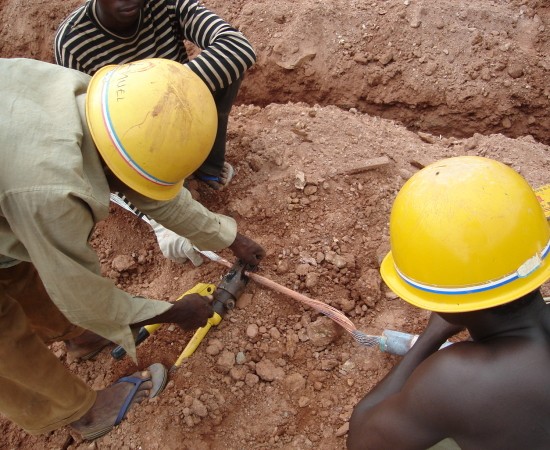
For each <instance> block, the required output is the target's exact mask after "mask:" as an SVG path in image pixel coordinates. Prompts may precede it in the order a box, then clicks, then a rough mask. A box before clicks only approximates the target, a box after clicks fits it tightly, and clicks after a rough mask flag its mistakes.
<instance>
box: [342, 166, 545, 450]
mask: <svg viewBox="0 0 550 450" xmlns="http://www.w3.org/2000/svg"><path fill="white" fill-rule="evenodd" d="M390 243H391V251H390V252H389V253H388V255H387V256H386V257H385V259H384V260H383V262H382V265H381V275H382V278H383V279H384V281H385V282H386V284H387V285H388V287H389V288H390V289H391V290H392V291H393V292H395V293H396V294H397V295H399V296H400V297H401V298H402V299H404V300H405V301H407V302H408V303H410V304H412V305H414V306H418V307H420V308H424V309H426V310H429V311H432V313H431V315H430V319H429V321H428V325H427V327H426V329H425V331H424V332H423V333H422V334H421V335H420V336H419V338H418V340H417V342H416V343H415V344H414V345H413V347H412V348H411V349H410V350H409V352H408V353H407V354H406V355H405V356H404V358H403V360H402V361H401V362H400V363H399V364H398V365H397V366H396V367H394V368H393V370H392V371H390V373H389V374H388V375H386V377H385V378H384V379H382V381H381V382H380V383H379V384H378V385H377V386H375V387H374V388H373V389H372V391H371V392H370V393H368V394H367V395H366V396H365V397H364V398H363V399H362V400H361V401H360V402H359V403H358V404H357V406H356V407H355V409H354V411H353V414H352V417H351V419H350V428H349V435H348V442H347V443H348V448H349V449H350V450H356V449H365V448H376V449H394V448H411V449H412V448H418V449H428V448H429V449H433V450H435V449H460V448H484V449H490V448H491V449H492V448H494V449H497V448H498V449H500V448H548V447H550V427H549V426H548V425H547V424H548V423H550V390H549V389H548V388H547V386H548V382H547V378H548V373H550V309H549V308H550V306H548V305H546V303H545V301H544V299H543V296H542V294H541V289H540V288H541V286H542V285H543V284H544V283H545V282H546V281H547V280H548V279H549V278H550V255H549V249H550V227H549V224H548V221H547V220H546V217H545V215H544V211H543V209H542V207H541V205H540V203H539V201H538V200H537V197H536V195H535V193H534V192H533V190H532V189H531V187H530V186H529V184H528V183H527V181H525V179H524V178H523V177H522V176H521V175H519V174H518V173H517V172H515V171H514V170H513V169H512V168H510V167H508V166H506V165H505V164H502V163H500V162H498V161H496V160H492V159H488V158H482V157H476V156H461V157H455V158H449V159H444V160H441V161H438V162H436V163H433V164H431V165H429V166H427V167H426V168H424V169H422V170H421V171H420V172H418V173H417V174H415V175H413V176H412V177H411V178H410V179H409V180H408V181H407V182H406V183H405V185H404V186H403V187H402V189H401V190H400V192H399V193H398V195H397V197H396V199H395V202H394V205H393V208H392V212H391V216H390ZM464 330H467V331H468V333H469V337H468V338H466V339H465V338H464V337H462V339H465V341H462V342H461V341H459V342H456V343H455V344H453V345H450V346H446V347H444V348H442V345H443V344H444V343H445V342H446V341H447V339H449V338H450V337H452V336H453V335H455V334H457V333H458V332H461V331H464Z"/></svg>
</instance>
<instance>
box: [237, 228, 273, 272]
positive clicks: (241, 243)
mask: <svg viewBox="0 0 550 450" xmlns="http://www.w3.org/2000/svg"><path fill="white" fill-rule="evenodd" d="M229 249H230V250H231V251H232V252H233V254H234V255H235V256H236V257H237V258H238V259H240V260H241V261H242V262H243V263H245V264H250V265H251V266H257V265H258V264H260V260H261V259H262V258H263V257H264V256H265V250H264V249H263V248H262V246H261V245H260V244H258V243H256V242H254V241H253V240H252V239H249V238H247V237H246V236H243V235H242V234H241V233H237V237H236V238H235V240H234V241H233V243H232V244H231V245H230V246H229Z"/></svg>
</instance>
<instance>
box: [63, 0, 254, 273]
mask: <svg viewBox="0 0 550 450" xmlns="http://www.w3.org/2000/svg"><path fill="white" fill-rule="evenodd" d="M184 40H186V41H188V42H191V43H193V44H194V45H196V46H197V47H198V48H199V49H201V51H200V53H199V54H198V55H196V57H195V58H193V59H192V60H190V59H189V56H188V53H187V50H186V47H185V45H184ZM54 53H55V61H56V63H57V64H60V65H62V66H65V67H69V68H71V69H76V70H79V71H81V72H84V73H87V74H88V75H94V74H95V73H96V72H97V71H98V70H99V69H100V68H101V67H103V66H105V65H108V64H124V63H129V62H132V61H136V60H140V59H144V58H166V59H171V60H173V61H177V62H179V63H181V64H184V65H186V66H187V67H189V68H190V69H191V70H192V71H193V72H194V73H195V74H197V75H198V76H199V77H200V78H201V79H202V80H203V81H204V82H205V83H206V85H207V86H208V87H209V89H210V90H211V91H212V93H213V96H214V100H215V102H216V107H217V113H218V127H217V132H216V139H215V140H214V143H213V145H212V148H211V150H210V153H209V154H208V157H207V158H206V159H205V161H204V162H203V163H202V164H201V166H200V167H199V168H198V169H197V170H196V171H195V172H194V174H193V177H194V178H195V179H197V180H199V181H201V182H203V183H205V184H207V185H208V186H210V187H211V188H212V189H215V190H220V189H223V188H225V187H226V186H227V185H228V184H229V183H230V181H231V180H232V178H233V175H234V169H233V166H232V165H231V164H230V163H229V162H227V161H226V159H225V156H226V155H225V153H226V139H227V125H228V120H229V113H230V111H231V108H232V106H233V103H234V102H235V99H236V97H237V94H238V91H239V88H240V85H241V81H242V78H243V77H244V74H245V72H246V71H247V70H248V69H249V68H250V67H252V65H253V64H254V63H255V62H256V54H255V52H254V49H253V48H252V46H251V44H250V42H249V41H248V40H247V39H246V37H245V36H244V35H243V34H242V33H241V32H239V31H238V30H236V29H235V28H234V27H232V26H231V25H230V24H228V23H227V22H225V21H224V20H223V19H221V18H220V17H218V16H217V15H216V14H214V13H213V12H211V11H209V10H208V9H206V8H205V7H204V6H202V5H200V4H199V2H198V1H197V0H157V1H152V0H117V1H113V0H88V1H86V3H85V4H84V5H82V6H81V7H79V8H78V9H77V10H76V11H74V12H73V13H71V14H70V15H69V16H68V17H67V18H66V19H65V20H64V21H63V23H62V24H61V25H60V26H59V28H58V30H57V33H56V36H55V43H54ZM115 200H116V199H115ZM127 203H128V202H127ZM129 206H130V209H134V212H136V213H137V214H138V215H139V214H140V212H139V211H135V208H134V206H135V205H131V204H130V205H129ZM151 225H152V226H153V230H154V231H155V235H156V237H157V240H158V243H159V246H160V249H161V251H162V253H163V255H164V256H165V257H167V258H169V259H171V260H172V261H175V262H178V263H183V262H185V261H187V260H190V261H191V262H192V263H193V264H195V265H199V264H201V263H202V258H201V257H200V256H199V255H198V254H197V253H195V252H193V249H192V246H191V245H190V244H189V242H188V241H187V240H185V239H184V238H182V237H180V236H178V235H175V234H174V233H171V232H170V231H167V230H165V229H164V228H163V227H162V225H160V224H157V223H155V222H153V223H151Z"/></svg>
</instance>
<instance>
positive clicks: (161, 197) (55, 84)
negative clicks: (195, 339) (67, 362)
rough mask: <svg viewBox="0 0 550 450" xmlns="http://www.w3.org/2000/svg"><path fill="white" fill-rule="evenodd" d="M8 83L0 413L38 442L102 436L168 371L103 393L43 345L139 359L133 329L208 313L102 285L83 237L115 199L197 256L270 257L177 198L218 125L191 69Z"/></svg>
mask: <svg viewBox="0 0 550 450" xmlns="http://www.w3.org/2000/svg"><path fill="white" fill-rule="evenodd" d="M0 77H1V79H2V85H1V87H0V90H1V91H2V92H1V95H0V158H1V164H0V254H1V255H3V256H0V264H1V266H0V267H2V268H1V269H0V330H1V331H0V334H1V338H0V391H1V392H2V395H0V413H1V414H3V415H5V416H6V417H7V418H9V419H10V420H12V421H13V422H15V423H16V424H18V425H19V426H20V427H22V428H23V429H25V430H26V431H27V432H29V433H31V434H37V433H46V432H49V431H52V430H55V429H58V428H60V427H62V426H64V425H70V426H71V427H72V428H74V429H75V430H77V431H78V432H80V433H81V434H82V436H83V437H84V438H85V439H94V438H96V437H99V436H101V435H103V434H105V433H107V432H108V431H109V430H110V429H112V428H113V426H114V425H116V424H118V423H119V422H120V421H121V420H122V419H123V418H124V415H125V413H126V410H127V409H128V407H129V406H130V405H131V404H132V403H134V404H135V403H138V402H141V401H142V400H144V399H146V398H150V397H154V396H156V395H157V394H158V393H159V392H160V391H161V390H162V389H163V387H164V385H165V383H166V377H167V371H166V368H165V367H164V366H162V364H158V363H157V364H153V365H151V366H150V367H148V368H147V370H145V371H144V372H136V373H135V374H133V376H131V377H126V378H123V379H121V380H119V382H118V383H116V384H114V385H112V386H110V387H108V388H106V389H104V390H100V391H97V392H96V391H94V390H92V389H91V388H90V387H88V386H87V385H86V384H85V383H84V382H83V381H82V380H80V379H79V378H77V377H76V376H74V375H73V374H71V373H70V372H69V371H68V370H67V369H66V368H65V366H64V365H63V364H62V363H61V362H60V361H59V360H58V359H57V358H56V357H55V356H54V355H53V353H52V352H50V350H49V349H48V347H47V346H46V345H45V343H46V344H48V343H51V342H53V341H59V340H64V341H67V342H68V343H69V344H74V345H72V347H73V348H76V349H80V350H82V349H85V350H86V351H87V352H92V351H96V352H97V348H101V346H105V341H106V342H109V341H112V342H116V343H117V344H120V345H122V346H123V347H124V348H125V349H126V350H127V351H128V353H129V354H130V355H131V356H132V357H133V358H134V360H135V355H136V352H135V345H134V341H133V335H132V329H137V328H139V327H141V326H143V325H146V324H151V323H167V322H172V323H176V324H178V325H180V326H181V327H183V328H184V329H187V330H193V329H196V328H197V327H199V326H202V325H204V324H205V323H206V321H207V319H208V317H209V316H211V314H212V308H211V306H210V304H209V302H208V299H207V298H205V297H202V296H199V295H196V294H192V295H189V296H186V297H185V298H184V299H183V300H181V301H179V302H176V303H174V304H172V303H168V302H164V301H157V300H150V299H145V298H140V297H132V296H131V295H130V294H128V293H126V292H124V291H122V290H120V289H117V288H116V287H115V286H114V284H113V283H112V281H111V280H109V279H107V278H103V277H102V276H101V273H100V265H99V261H98V257H97V255H96V253H95V252H94V250H93V249H92V248H91V247H90V245H89V244H88V238H89V237H90V234H91V233H92V230H93V227H94V225H95V224H96V223H97V222H98V221H100V220H103V219H105V218H106V216H107V215H108V212H109V194H110V192H111V191H113V190H117V191H119V192H122V193H123V194H124V195H125V196H127V197H128V198H129V199H131V201H132V202H134V204H135V205H137V206H138V207H139V208H140V210H142V211H144V212H146V213H147V214H148V215H150V216H151V217H153V218H154V219H155V220H157V221H158V222H159V223H162V224H163V225H164V226H166V227H167V228H169V229H171V230H173V231H174V232H177V233H178V234H181V235H183V236H186V237H188V238H189V239H191V240H192V242H193V243H194V244H195V245H197V246H198V247H199V248H201V249H208V250H214V251H216V250H221V249H223V248H227V247H229V248H230V249H231V250H232V252H233V253H234V255H235V256H236V257H238V258H240V259H242V260H243V261H244V262H246V263H249V264H258V263H259V260H260V259H261V258H262V257H263V255H264V250H263V248H262V247H261V246H260V245H258V244H257V243H256V242H254V241H252V240H251V239H249V238H247V237H245V236H243V235H241V234H240V233H238V232H237V227H236V223H235V221H234V220H233V219H231V218H230V217H226V216H223V215H219V214H215V213H213V212H210V211H209V210H208V209H206V208H205V207H204V206H202V205H201V204H200V203H198V202H196V201H195V200H193V199H192V198H191V195H190V194H189V192H188V191H187V190H185V189H182V185H183V182H184V179H185V177H187V176H188V175H189V174H191V173H193V172H194V171H195V170H196V169H197V167H199V166H200V164H202V162H203V161H204V158H205V157H206V156H207V154H208V151H209V149H210V147H211V145H212V142H213V141H214V138H215V134H216V123H217V117H216V106H215V103H214V100H213V98H212V95H211V93H210V91H209V90H208V88H207V87H206V86H205V85H204V83H203V82H202V80H201V79H200V78H198V77H197V76H196V75H195V74H194V73H193V72H192V71H191V70H190V69H189V68H187V67H185V66H182V65H181V64H178V63H175V62H173V61H169V60H162V59H147V60H143V61H139V62H135V63H132V64H126V65H120V66H109V67H105V68H103V69H101V70H100V71H98V72H97V73H96V75H95V76H94V77H93V78H90V76H88V75H85V74H83V73H81V72H78V71H75V70H71V69H66V68H64V67H60V66H57V65H53V64H48V63H44V62H39V61H34V60H27V59H1V60H0ZM85 330H86V331H85ZM98 346H99V347H98ZM69 347H71V346H70V345H69ZM94 348H95V350H94Z"/></svg>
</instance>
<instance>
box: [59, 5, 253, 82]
mask: <svg viewBox="0 0 550 450" xmlns="http://www.w3.org/2000/svg"><path fill="white" fill-rule="evenodd" d="M95 3H96V0H88V1H87V2H86V4H84V5H83V6H82V7H80V8H79V9H77V10H76V11H74V12H73V13H72V14H71V15H70V16H69V17H67V19H65V21H63V23H62V24H61V25H60V27H59V29H58V30H57V33H56V36H55V49H54V50H55V60H56V63H57V64H60V65H62V66H65V67H70V68H72V69H76V70H79V71H81V72H85V73H87V74H89V75H93V74H94V73H95V72H96V71H97V70H99V69H100V68H101V67H103V66H105V65H107V64H124V63H128V62H132V61H136V60H139V59H143V58H166V59H171V60H174V61H178V62H180V63H182V64H187V65H188V66H189V68H190V69H192V70H193V72H195V73H196V74H197V75H198V76H199V77H201V79H202V80H203V81H204V82H205V83H206V85H207V86H209V87H210V89H211V90H212V91H217V90H219V89H222V88H225V87H227V86H228V85H229V84H231V83H232V82H233V81H235V80H236V79H238V78H240V77H241V75H242V74H243V73H244V72H245V71H246V70H247V69H248V68H249V67H251V66H252V65H253V64H254V62H255V61H256V54H255V53H254V50H253V48H252V46H251V45H250V42H248V40H247V39H246V38H245V37H244V35H243V34H242V33H240V32H239V31H237V30H236V29H235V28H233V27H232V26H231V25H229V24H228V23H227V22H225V21H224V20H223V19H221V18H220V17H218V16H217V15H216V14H214V13H213V12H211V11H209V10H208V9H206V8H204V7H203V6H201V5H199V3H198V1H197V0H145V2H144V6H143V9H142V11H141V16H140V19H139V26H138V27H137V30H136V32H135V34H134V35H132V36H129V37H123V36H118V35H116V34H113V33H112V32H110V31H108V30H107V29H105V28H104V27H103V26H102V25H101V23H100V22H99V20H98V18H97V14H96V12H95ZM184 40H187V41H189V42H192V43H193V44H195V45H196V46H197V47H199V48H201V49H202V51H201V52H200V54H199V55H198V56H197V57H195V58H193V59H192V60H191V61H190V60H189V56H188V54H187V51H186V49H185V45H184V43H183V41H184Z"/></svg>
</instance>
